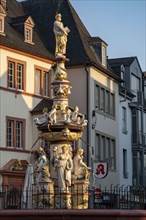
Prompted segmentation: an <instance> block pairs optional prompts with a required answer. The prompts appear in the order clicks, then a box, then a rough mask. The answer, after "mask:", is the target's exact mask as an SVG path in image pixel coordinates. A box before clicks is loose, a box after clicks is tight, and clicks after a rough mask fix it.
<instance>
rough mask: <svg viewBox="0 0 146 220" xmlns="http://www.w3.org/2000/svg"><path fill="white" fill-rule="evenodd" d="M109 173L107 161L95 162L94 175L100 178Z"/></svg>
mask: <svg viewBox="0 0 146 220" xmlns="http://www.w3.org/2000/svg"><path fill="white" fill-rule="evenodd" d="M107 174H108V164H107V163H95V164H94V176H95V177H96V178H98V179H103V178H105V177H106V176H107Z"/></svg>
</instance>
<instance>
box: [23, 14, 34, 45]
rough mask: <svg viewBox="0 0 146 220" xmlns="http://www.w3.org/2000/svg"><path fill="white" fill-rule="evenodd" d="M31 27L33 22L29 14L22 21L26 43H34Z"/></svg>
mask: <svg viewBox="0 0 146 220" xmlns="http://www.w3.org/2000/svg"><path fill="white" fill-rule="evenodd" d="M33 28H34V22H33V20H32V18H31V17H30V16H29V17H28V18H27V20H26V21H25V23H24V37H25V39H24V41H25V42H26V43H30V44H34V43H33Z"/></svg>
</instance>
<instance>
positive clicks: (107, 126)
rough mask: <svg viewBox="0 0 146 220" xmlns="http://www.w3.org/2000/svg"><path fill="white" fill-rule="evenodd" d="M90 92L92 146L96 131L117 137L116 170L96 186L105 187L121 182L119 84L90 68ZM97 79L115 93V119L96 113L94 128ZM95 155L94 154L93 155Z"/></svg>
mask: <svg viewBox="0 0 146 220" xmlns="http://www.w3.org/2000/svg"><path fill="white" fill-rule="evenodd" d="M89 71H90V80H89V87H90V94H89V108H90V127H89V132H90V146H93V148H94V147H95V133H96V131H99V132H101V133H102V132H103V133H104V134H107V135H109V136H111V137H114V138H115V139H116V171H109V173H108V175H107V177H105V178H104V179H101V180H100V179H96V180H95V184H96V186H99V185H101V186H102V187H103V188H104V187H111V184H113V185H116V184H118V183H119V163H118V161H119V134H118V130H119V128H118V120H119V112H118V104H119V96H118V84H117V83H116V82H114V81H113V80H112V79H110V78H108V77H107V76H106V75H104V74H103V73H101V72H100V71H97V70H96V69H94V68H90V70H89ZM95 81H97V82H99V83H100V84H101V85H103V86H105V87H107V88H108V89H110V90H111V91H113V92H114V93H115V115H116V117H115V119H111V118H109V117H106V116H104V115H102V114H99V113H96V118H97V122H96V125H95V129H92V127H91V126H92V121H93V118H92V111H93V110H94V106H95V104H94V102H95V98H94V97H95V90H94V88H95ZM93 156H94V155H93Z"/></svg>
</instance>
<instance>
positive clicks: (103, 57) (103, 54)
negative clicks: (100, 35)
mask: <svg viewBox="0 0 146 220" xmlns="http://www.w3.org/2000/svg"><path fill="white" fill-rule="evenodd" d="M102 65H103V66H105V67H106V46H104V45H102Z"/></svg>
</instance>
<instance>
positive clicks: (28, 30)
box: [25, 28, 32, 42]
mask: <svg viewBox="0 0 146 220" xmlns="http://www.w3.org/2000/svg"><path fill="white" fill-rule="evenodd" d="M31 35H32V31H31V29H28V28H26V30H25V40H26V41H28V42H31V41H32V36H31Z"/></svg>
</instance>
